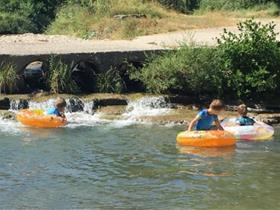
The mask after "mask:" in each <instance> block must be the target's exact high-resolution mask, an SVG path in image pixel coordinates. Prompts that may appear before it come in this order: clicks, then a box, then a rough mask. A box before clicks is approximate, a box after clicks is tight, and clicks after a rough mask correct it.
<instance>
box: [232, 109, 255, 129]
mask: <svg viewBox="0 0 280 210" xmlns="http://www.w3.org/2000/svg"><path fill="white" fill-rule="evenodd" d="M237 112H238V115H239V117H238V118H237V119H236V123H237V124H238V125H240V126H246V125H254V124H255V120H253V119H252V118H250V117H248V116H247V113H248V109H247V106H246V105H245V104H241V105H239V106H238V108H237Z"/></svg>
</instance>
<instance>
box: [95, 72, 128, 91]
mask: <svg viewBox="0 0 280 210" xmlns="http://www.w3.org/2000/svg"><path fill="white" fill-rule="evenodd" d="M96 86H97V91H98V92H101V93H121V92H123V91H124V90H125V89H126V88H125V83H124V81H123V79H122V77H121V76H120V74H119V72H118V71H117V70H116V69H114V68H111V69H110V70H108V71H104V72H101V73H99V74H98V75H97V84H96Z"/></svg>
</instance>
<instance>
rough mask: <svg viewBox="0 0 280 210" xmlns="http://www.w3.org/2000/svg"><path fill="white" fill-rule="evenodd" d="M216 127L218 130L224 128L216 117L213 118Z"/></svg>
mask: <svg viewBox="0 0 280 210" xmlns="http://www.w3.org/2000/svg"><path fill="white" fill-rule="evenodd" d="M215 124H216V127H217V128H218V130H222V131H223V130H224V128H223V126H222V125H221V123H220V121H219V120H218V119H216V120H215Z"/></svg>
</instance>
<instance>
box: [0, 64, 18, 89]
mask: <svg viewBox="0 0 280 210" xmlns="http://www.w3.org/2000/svg"><path fill="white" fill-rule="evenodd" d="M18 79H19V76H18V74H17V72H16V70H15V67H14V65H12V64H4V63H2V64H0V94H1V93H2V91H3V93H5V94H6V93H14V92H15V91H16V90H17V81H18Z"/></svg>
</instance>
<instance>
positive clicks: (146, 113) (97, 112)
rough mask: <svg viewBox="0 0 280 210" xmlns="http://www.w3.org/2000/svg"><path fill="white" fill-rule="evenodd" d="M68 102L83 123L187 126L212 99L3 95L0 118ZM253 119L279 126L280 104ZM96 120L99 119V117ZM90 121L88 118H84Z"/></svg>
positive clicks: (254, 110) (256, 108)
mask: <svg viewBox="0 0 280 210" xmlns="http://www.w3.org/2000/svg"><path fill="white" fill-rule="evenodd" d="M58 96H60V97H64V98H65V99H66V100H67V113H69V114H75V113H82V114H83V116H80V119H79V120H80V121H83V117H85V116H84V115H86V117H85V118H92V117H94V119H95V120H100V121H116V122H121V123H124V122H128V121H129V122H133V123H153V124H161V125H187V124H188V123H189V122H190V120H191V119H192V118H193V117H195V115H196V113H197V111H198V110H199V108H202V107H206V106H207V104H208V103H209V100H210V99H195V98H193V97H189V96H178V95H151V94H143V93H134V94H89V95H71V94H59V95H57V94H49V93H46V92H42V93H37V94H33V95H32V94H24V95H1V97H0V109H1V111H0V116H1V117H2V119H8V120H15V114H16V112H17V111H18V110H20V109H25V108H33V109H34V108H35V109H47V108H49V107H51V106H52V105H53V102H54V99H55V98H56V97H58ZM237 105H238V102H237V101H236V102H231V103H227V105H226V111H225V112H224V113H223V115H222V116H221V117H220V118H221V119H224V118H226V117H230V116H235V115H236V108H237ZM249 107H250V108H249V110H250V116H252V117H255V118H256V119H257V120H259V121H262V122H265V123H268V124H279V123H280V111H279V110H280V105H279V106H277V105H273V106H268V105H260V104H254V103H251V104H249ZM96 117H97V118H96ZM85 120H87V119H85Z"/></svg>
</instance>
